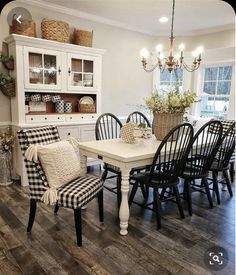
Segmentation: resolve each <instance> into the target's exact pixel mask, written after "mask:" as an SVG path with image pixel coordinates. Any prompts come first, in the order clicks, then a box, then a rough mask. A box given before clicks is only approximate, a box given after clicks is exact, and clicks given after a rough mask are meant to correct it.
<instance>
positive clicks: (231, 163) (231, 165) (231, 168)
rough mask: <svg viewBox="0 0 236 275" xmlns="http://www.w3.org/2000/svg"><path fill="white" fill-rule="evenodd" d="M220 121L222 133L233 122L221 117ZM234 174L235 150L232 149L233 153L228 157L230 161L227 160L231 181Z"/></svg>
mask: <svg viewBox="0 0 236 275" xmlns="http://www.w3.org/2000/svg"><path fill="white" fill-rule="evenodd" d="M220 122H221V123H222V126H223V134H224V133H225V132H226V131H227V130H228V128H229V127H230V126H231V125H232V124H234V123H235V121H234V120H230V119H221V120H220ZM234 174H235V150H234V151H233V154H232V156H231V157H230V161H229V175H230V180H231V182H232V183H233V182H234Z"/></svg>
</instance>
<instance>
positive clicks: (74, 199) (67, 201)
mask: <svg viewBox="0 0 236 275" xmlns="http://www.w3.org/2000/svg"><path fill="white" fill-rule="evenodd" d="M17 136H18V141H19V144H20V148H21V151H22V154H23V158H24V162H25V168H26V172H27V175H28V181H29V191H30V194H29V195H30V213H29V221H28V226H27V232H31V230H32V227H33V224H34V220H35V215H36V210H37V205H38V204H39V203H43V201H42V197H43V196H44V194H45V192H46V191H47V190H48V189H50V186H49V183H48V178H47V176H48V175H47V176H46V174H45V172H44V170H43V167H42V165H41V162H40V160H37V161H33V160H32V161H29V160H28V159H26V151H27V149H28V148H29V147H31V146H38V145H46V144H52V143H57V142H59V141H60V136H59V133H58V130H57V127H56V126H42V127H36V128H28V129H21V130H19V131H18V132H17ZM58 173H60V171H58ZM63 176H64V175H61V177H63ZM95 197H97V199H98V208H99V218H100V222H103V182H102V180H101V179H100V178H98V177H95V176H92V175H86V176H80V177H77V178H75V179H74V180H72V181H70V182H68V183H67V184H65V185H62V186H61V187H59V188H58V189H57V199H56V205H55V208H54V213H55V214H56V213H57V212H58V209H59V207H65V208H70V209H73V211H74V220H75V232H76V240H77V245H78V246H82V218H81V217H82V214H81V209H82V207H83V206H85V205H86V204H87V203H88V202H90V201H91V200H92V199H93V198H95ZM36 231H37V230H36Z"/></svg>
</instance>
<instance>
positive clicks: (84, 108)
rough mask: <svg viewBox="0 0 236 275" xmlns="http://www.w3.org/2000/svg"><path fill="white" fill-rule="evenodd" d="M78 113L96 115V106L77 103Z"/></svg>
mask: <svg viewBox="0 0 236 275" xmlns="http://www.w3.org/2000/svg"><path fill="white" fill-rule="evenodd" d="M78 109H79V112H80V113H96V104H95V103H94V104H81V103H78Z"/></svg>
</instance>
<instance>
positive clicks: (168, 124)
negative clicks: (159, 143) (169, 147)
mask: <svg viewBox="0 0 236 275" xmlns="http://www.w3.org/2000/svg"><path fill="white" fill-rule="evenodd" d="M182 122H183V113H156V112H154V113H153V131H154V134H155V136H156V138H157V140H163V139H164V137H165V136H166V135H167V134H168V133H169V131H170V130H171V129H172V128H174V127H175V126H177V125H179V124H181V123H182Z"/></svg>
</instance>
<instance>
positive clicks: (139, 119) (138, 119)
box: [126, 111, 152, 199]
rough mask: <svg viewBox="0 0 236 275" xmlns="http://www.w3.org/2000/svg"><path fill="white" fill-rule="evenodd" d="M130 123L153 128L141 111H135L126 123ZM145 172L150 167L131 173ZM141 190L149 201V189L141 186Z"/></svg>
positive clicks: (136, 169) (141, 167) (140, 167)
mask: <svg viewBox="0 0 236 275" xmlns="http://www.w3.org/2000/svg"><path fill="white" fill-rule="evenodd" d="M129 122H133V123H135V124H137V125H139V124H144V125H145V127H149V128H151V127H152V126H151V123H150V121H149V120H148V118H147V117H146V116H145V115H144V114H143V113H141V112H139V111H135V112H133V113H131V114H129V115H128V117H127V120H126V123H129ZM143 170H144V171H148V170H150V165H145V166H139V167H136V168H135V169H133V170H132V171H131V173H134V172H141V171H143ZM141 190H142V193H143V196H144V198H145V199H147V198H148V195H149V189H148V187H147V186H146V189H144V186H142V185H141Z"/></svg>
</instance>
